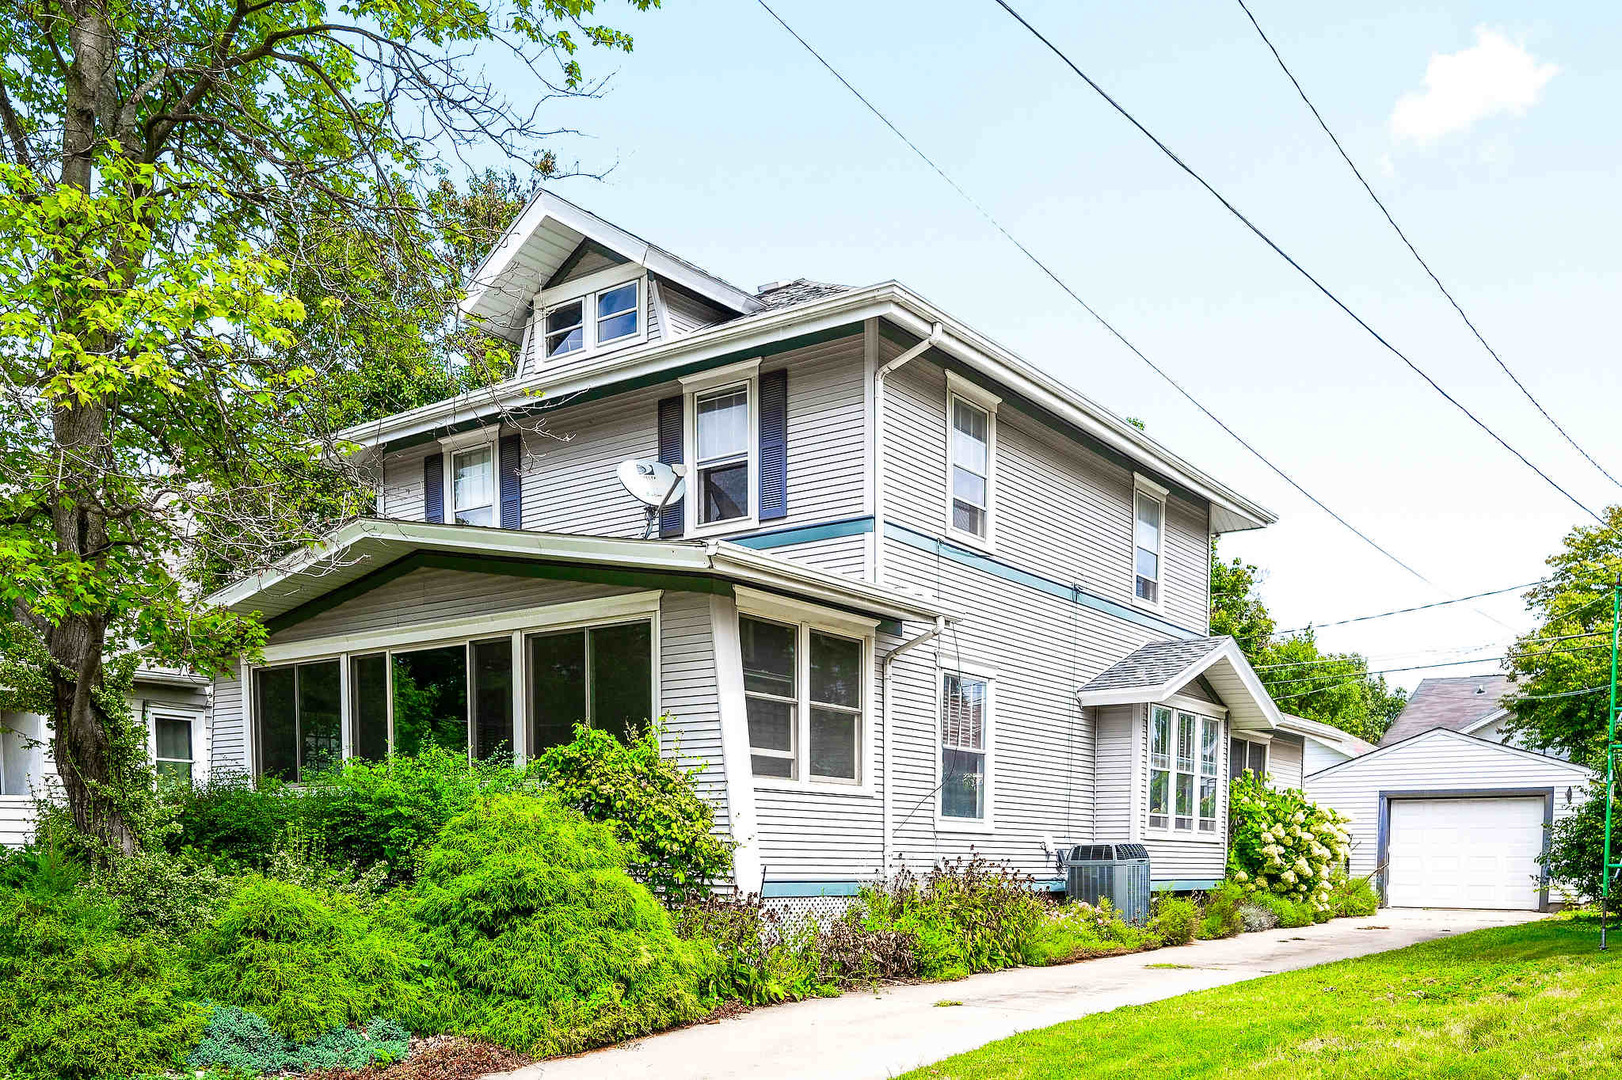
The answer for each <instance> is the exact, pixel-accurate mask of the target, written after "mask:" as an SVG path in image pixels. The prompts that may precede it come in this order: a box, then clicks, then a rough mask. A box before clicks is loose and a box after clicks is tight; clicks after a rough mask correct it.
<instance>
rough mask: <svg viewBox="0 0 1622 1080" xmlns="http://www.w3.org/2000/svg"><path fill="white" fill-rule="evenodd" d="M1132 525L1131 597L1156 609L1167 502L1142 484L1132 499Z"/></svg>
mask: <svg viewBox="0 0 1622 1080" xmlns="http://www.w3.org/2000/svg"><path fill="white" fill-rule="evenodd" d="M1132 521H1133V524H1132V596H1133V598H1134V599H1135V600H1137V601H1138V602H1139V603H1143V604H1152V605H1159V603H1160V564H1161V561H1162V559H1161V548H1162V544H1163V538H1164V534H1165V524H1166V500H1165V497H1164V496H1163V495H1161V494H1159V493H1158V492H1154V491H1150V490H1147V489H1146V488H1145V487H1144V486H1143V484H1142V482H1141V481H1140V483H1139V486H1138V487H1137V489H1136V490H1135V491H1134V492H1133V495H1132Z"/></svg>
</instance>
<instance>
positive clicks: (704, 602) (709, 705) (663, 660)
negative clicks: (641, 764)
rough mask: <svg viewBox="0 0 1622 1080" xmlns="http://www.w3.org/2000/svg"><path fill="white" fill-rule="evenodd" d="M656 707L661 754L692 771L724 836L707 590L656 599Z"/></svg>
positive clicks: (723, 773)
mask: <svg viewBox="0 0 1622 1080" xmlns="http://www.w3.org/2000/svg"><path fill="white" fill-rule="evenodd" d="M658 705H659V710H660V713H661V715H662V716H663V717H664V723H665V726H664V733H663V738H662V740H661V746H662V747H663V749H664V753H665V754H666V755H667V756H670V757H672V758H674V759H675V760H676V762H677V763H678V764H679V765H681V767H682V768H684V769H688V770H694V771H696V777H695V783H696V786H697V787H698V790H699V793H700V794H702V795H703V796H704V798H705V799H706V800H707V801H709V803H710V804H711V805H712V806H714V807H715V832H716V833H717V835H721V836H726V835H729V834H730V829H731V825H730V823H729V821H728V819H727V799H726V785H727V775H726V769H725V766H724V763H723V761H722V758H721V695H720V690H719V687H718V686H717V684H716V677H715V638H714V632H713V630H712V629H711V625H710V598H709V596H708V594H704V593H680V592H667V593H665V594H664V595H663V596H662V597H660V600H659V703H658Z"/></svg>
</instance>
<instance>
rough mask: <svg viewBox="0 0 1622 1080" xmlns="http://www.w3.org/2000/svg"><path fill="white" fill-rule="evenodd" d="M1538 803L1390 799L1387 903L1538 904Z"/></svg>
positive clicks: (1540, 816) (1540, 822) (1540, 826)
mask: <svg viewBox="0 0 1622 1080" xmlns="http://www.w3.org/2000/svg"><path fill="white" fill-rule="evenodd" d="M1543 805H1544V803H1543V800H1542V799H1541V798H1530V799H1527V798H1511V799H1392V800H1391V825H1390V830H1391V831H1390V839H1389V846H1388V847H1387V849H1386V850H1387V855H1388V857H1389V860H1390V864H1389V867H1388V869H1387V881H1386V898H1387V900H1388V902H1389V903H1390V904H1391V906H1392V907H1451V908H1518V909H1536V908H1537V906H1538V882H1537V877H1538V873H1539V867H1538V862H1537V857H1538V854H1539V853H1540V852H1541V851H1542V850H1543Z"/></svg>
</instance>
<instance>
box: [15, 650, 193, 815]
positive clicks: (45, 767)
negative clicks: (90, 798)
mask: <svg viewBox="0 0 1622 1080" xmlns="http://www.w3.org/2000/svg"><path fill="white" fill-rule="evenodd" d="M210 690H211V686H210V683H209V680H208V679H206V678H203V677H201V676H197V675H192V674H190V673H188V672H183V671H177V670H173V669H165V668H141V669H140V670H138V671H137V672H136V673H135V687H134V691H133V693H132V694H131V695H130V708H131V710H132V711H133V712H134V714H135V716H137V717H138V718H140V720H141V722H142V724H143V726H144V727H145V728H146V736H147V753H148V754H150V755H151V756H152V759H153V761H154V763H155V765H156V767H157V770H158V772H160V773H163V774H167V775H171V776H178V777H185V778H187V779H190V780H191V781H192V782H194V783H201V782H203V781H204V780H206V779H207V777H208V766H209V758H210V748H209V693H210ZM50 738H51V732H50V726H49V725H48V724H47V723H46V720H45V717H43V716H40V715H38V714H37V713H9V712H8V713H0V845H5V846H7V847H18V846H21V845H22V844H25V843H27V842H28V839H29V837H30V836H31V835H32V831H33V823H34V802H35V799H36V798H38V797H39V796H41V795H44V794H48V793H49V792H50V791H51V790H52V784H53V781H54V780H55V777H56V766H55V763H54V762H52V760H51V753H50Z"/></svg>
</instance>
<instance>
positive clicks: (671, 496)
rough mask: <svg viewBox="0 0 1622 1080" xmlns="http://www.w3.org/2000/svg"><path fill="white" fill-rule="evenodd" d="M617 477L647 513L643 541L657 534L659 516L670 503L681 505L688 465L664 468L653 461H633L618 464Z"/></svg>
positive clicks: (666, 466)
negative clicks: (679, 503)
mask: <svg viewBox="0 0 1622 1080" xmlns="http://www.w3.org/2000/svg"><path fill="white" fill-rule="evenodd" d="M618 475H619V479H620V483H621V484H623V485H624V486H625V490H626V491H629V492H630V493H631V496H632V497H633V498H635V499H636V500H637V501H638V502H640V503H641V504H642V506H643V507H644V509H645V511H646V513H647V520H646V522H645V524H644V525H643V529H642V539H644V540H651V539H653V538H654V537H655V536H658V535H659V515H660V514H661V513H662V512H663V511H664V508H665V507H667V506H669V505H670V504H671V503H676V502H681V499H682V495H683V494H685V492H686V488H687V481H686V480H685V479H684V477H685V476H686V475H687V466H685V465H667V464H665V463H664V462H662V461H657V460H655V459H653V458H632V459H631V460H629V461H622V462H620V464H619V469H618Z"/></svg>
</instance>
